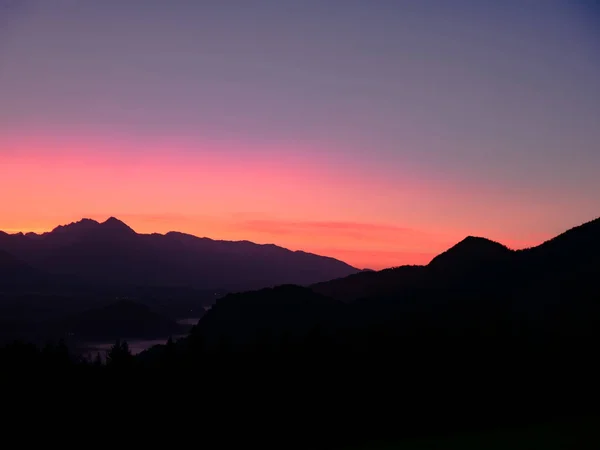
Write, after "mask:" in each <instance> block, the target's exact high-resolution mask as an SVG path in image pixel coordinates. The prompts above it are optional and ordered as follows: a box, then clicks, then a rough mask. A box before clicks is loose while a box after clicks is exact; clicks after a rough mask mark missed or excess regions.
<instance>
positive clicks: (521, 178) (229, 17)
mask: <svg viewBox="0 0 600 450" xmlns="http://www.w3.org/2000/svg"><path fill="white" fill-rule="evenodd" d="M0 5H1V6H0V164H2V161H3V159H2V158H7V157H9V156H12V157H15V155H16V156H20V155H21V154H24V153H26V152H32V154H34V155H35V156H36V157H37V156H40V155H42V154H51V153H52V152H55V151H56V149H55V147H51V146H49V147H48V148H45V147H44V144H43V143H44V141H45V140H46V139H47V140H49V141H50V140H52V141H56V140H59V141H60V140H61V139H63V140H64V139H67V138H68V139H79V142H81V140H83V139H88V140H91V141H94V142H95V140H97V141H98V142H99V141H103V142H104V141H114V140H115V139H121V140H123V141H127V142H128V143H129V145H123V146H122V148H119V152H120V153H122V154H128V155H130V156H132V157H140V158H143V157H146V154H145V152H147V151H148V150H147V147H146V146H145V143H147V142H148V141H152V140H156V142H159V141H161V140H162V141H164V142H171V141H177V142H180V143H181V142H185V143H186V145H179V146H173V145H171V146H168V147H165V148H164V149H163V150H162V151H163V152H164V153H165V155H167V154H168V155H170V156H173V155H176V156H177V157H179V158H180V159H182V160H186V158H192V157H194V156H197V155H195V153H201V152H206V151H208V150H206V148H207V147H206V143H207V142H212V143H217V144H218V145H217V144H215V145H217V146H218V147H219V148H220V150H219V151H220V152H221V157H222V158H235V159H236V160H253V159H255V158H263V157H268V158H274V159H278V160H281V161H292V160H293V161H297V160H298V159H299V158H300V159H302V160H306V161H308V162H312V164H314V165H319V167H322V166H323V165H324V164H325V165H331V166H332V167H333V166H336V167H337V168H338V170H340V171H343V170H346V169H347V170H348V171H351V170H359V171H358V172H356V173H358V175H354V177H355V179H356V183H357V184H356V185H357V186H360V188H361V189H362V190H368V189H369V187H368V186H370V185H372V180H380V181H381V185H382V186H391V185H393V183H394V182H395V180H397V182H398V183H400V184H401V183H402V182H403V180H406V179H407V178H411V183H412V186H414V185H415V183H419V182H420V183H422V186H423V189H426V188H431V189H441V191H440V195H442V194H443V193H444V191H445V189H446V188H445V187H457V192H460V196H459V197H460V198H456V199H452V201H451V202H450V203H448V205H449V206H448V210H451V211H452V212H448V211H446V210H444V209H443V202H440V201H439V199H438V200H437V201H434V200H432V199H431V198H423V199H419V205H418V206H415V207H411V206H407V205H408V204H407V203H401V202H400V203H398V204H397V205H396V204H390V203H386V204H385V205H383V204H382V206H381V208H382V209H381V210H377V209H376V208H375V207H374V206H373V202H372V201H370V200H368V199H367V198H366V197H365V198H364V199H363V198H362V197H357V198H356V202H357V204H356V210H357V211H362V212H363V214H364V215H365V216H367V215H368V217H365V219H364V220H365V221H367V222H368V221H374V222H377V223H388V224H389V223H393V224H394V225H396V226H400V227H404V226H409V227H410V226H413V225H415V224H416V223H417V222H418V221H417V220H416V219H414V217H415V216H416V215H417V212H418V214H421V216H420V217H422V218H423V221H424V222H427V223H428V224H435V223H440V222H443V221H447V222H448V223H451V224H452V225H456V224H460V227H462V228H461V230H463V229H464V230H465V231H467V229H468V228H469V226H471V227H473V228H475V229H477V230H480V231H481V233H486V232H487V233H491V234H492V235H493V234H494V233H496V235H498V236H500V231H498V229H499V228H500V227H504V229H506V230H507V235H506V236H508V237H511V238H514V239H519V238H521V237H529V236H531V235H533V234H535V233H538V235H540V236H541V235H544V236H546V235H550V234H553V233H556V232H560V231H562V230H564V229H565V228H568V227H570V226H574V225H577V224H579V223H581V222H584V221H587V220H590V219H592V218H595V217H596V216H598V215H600V175H599V174H600V81H599V80H600V14H599V9H598V7H595V6H594V2H593V1H553V0H543V1H533V0H531V1H529V0H520V1H512V0H501V1H486V0H473V1H466V0H464V1H463V0H453V1H450V0H437V1H434V0H415V1H402V0H363V1H358V0H303V1H300V0H298V1H287V0H272V1H267V0H244V1H242V0H238V1H232V0H231V1H230V0H219V1H216V0H215V1H200V0H198V1H192V0H190V1H183V0H169V1H166V0H165V1H158V0H139V1H133V0H38V1H35V0H30V1H27V0H23V1H6V0H0ZM31 139H34V140H35V142H36V147H35V148H32V147H31V144H29V142H30V141H31ZM20 142H23V144H22V145H20V144H19V143H20ZM25 142H28V144H25ZM93 151H99V150H90V149H83V148H82V149H81V150H80V152H81V153H82V154H83V153H85V152H93ZM190 161H191V159H190ZM115 164H116V163H115ZM307 164H309V163H307ZM0 167H1V166H0ZM22 170H23V177H27V176H29V172H28V169H27V168H23V169H22ZM199 170H200V169H199ZM353 173H354V172H353ZM360 174H363V175H360ZM363 176H364V178H361V177H363ZM336 180H337V178H336ZM415 180H416V181H415ZM334 182H335V180H334V179H332V180H331V183H334ZM373 189H375V188H373ZM384 192H385V191H381V193H380V194H379V195H380V196H382V195H385V193H384ZM3 195H6V192H5V193H4V194H3ZM516 204H519V205H523V204H526V205H530V209H527V208H523V207H521V206H520V207H519V208H516V207H515V208H514V209H511V207H510V205H516ZM494 205H496V206H494ZM507 205H508V206H507ZM450 206H451V208H450ZM0 208H1V207H0ZM232 208H234V207H233V206H232ZM392 208H396V209H395V213H394V214H392V213H391V212H390V211H391V209H392ZM403 208H404V209H403ZM419 208H420V209H419ZM494 208H495V209H496V213H495V214H496V215H493V217H494V220H495V221H496V222H498V221H500V222H498V225H497V227H496V228H494V227H493V226H491V225H489V223H488V221H490V220H491V219H490V217H492V216H490V214H491V213H490V211H492V210H494ZM500 208H502V211H501V212H498V210H499V209H500ZM442 210H443V212H440V211H442ZM79 212H80V211H78V210H77V211H73V215H77V214H79ZM160 212H161V211H157V213H160ZM230 212H231V213H232V214H233V213H236V212H239V211H237V210H235V211H234V210H232V211H230ZM82 213H83V212H82ZM106 213H107V215H112V213H119V211H106ZM180 213H182V214H186V213H189V211H180ZM10 214H13V215H15V214H17V212H16V210H11V209H9V208H8V207H5V208H4V209H0V216H3V215H10ZM39 214H40V215H43V214H46V213H45V212H44V211H39ZM306 214H307V215H309V216H310V219H311V220H312V219H315V220H316V219H319V220H325V221H328V220H334V221H335V220H342V219H344V218H343V217H341V215H340V214H338V216H339V217H338V216H336V213H335V212H332V216H331V217H324V216H323V213H322V212H318V213H317V212H314V214H312V215H311V214H309V213H306ZM283 215H285V214H283ZM453 215H456V216H459V217H461V218H463V219H462V222H461V221H460V220H459V219H457V218H455V217H453ZM32 217H33V216H32ZM498 218H502V220H500V219H498ZM24 220H25V219H24ZM27 220H33V219H27ZM36 220H37V219H36ZM420 225H421V223H420V222H419V226H420ZM415 226H417V225H415ZM456 226H458V225H456ZM0 228H2V223H1V222H0ZM509 235H510V236H509ZM492 237H494V236H492ZM271 240H273V239H271Z"/></svg>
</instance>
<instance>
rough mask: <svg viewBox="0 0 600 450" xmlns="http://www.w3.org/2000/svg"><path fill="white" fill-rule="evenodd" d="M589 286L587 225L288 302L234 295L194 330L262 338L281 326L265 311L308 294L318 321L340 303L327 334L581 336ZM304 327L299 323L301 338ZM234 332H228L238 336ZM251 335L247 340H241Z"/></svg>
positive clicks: (467, 250) (334, 284)
mask: <svg viewBox="0 0 600 450" xmlns="http://www.w3.org/2000/svg"><path fill="white" fill-rule="evenodd" d="M598 279H600V221H599V220H596V221H593V222H589V223H587V224H584V225H583V226H580V227H577V228H574V229H571V230H569V231H567V232H565V233H563V234H561V235H560V236H557V237H556V238H554V239H552V240H550V241H548V242H545V243H543V244H541V245H540V246H538V247H534V248H531V249H527V250H520V251H514V250H510V249H508V248H507V247H505V246H503V245H501V244H499V243H496V242H493V241H490V240H487V239H484V238H475V237H468V238H466V239H464V240H463V241H461V242H459V243H458V244H456V245H455V246H453V247H452V248H450V249H448V250H447V251H445V252H443V253H442V254H440V255H439V256H437V257H436V258H434V259H433V260H432V261H431V262H430V263H429V264H428V265H426V266H404V267H398V268H392V269H386V270H382V271H379V272H360V273H356V274H352V275H350V276H348V277H344V278H341V279H335V280H331V281H328V282H323V283H317V284H315V285H312V286H311V287H310V289H305V290H299V291H293V295H292V293H291V291H289V290H288V291H286V290H271V291H262V292H261V291H258V292H254V293H247V294H242V295H244V301H243V302H242V301H241V300H239V298H238V299H237V300H236V298H234V297H229V296H228V297H224V298H222V299H220V300H218V301H217V304H216V306H215V307H214V308H213V310H211V311H210V314H207V315H206V316H205V318H203V319H202V320H201V321H200V323H199V325H198V330H201V329H204V325H203V321H205V320H206V321H209V320H210V321H211V322H212V323H213V325H211V327H210V329H211V330H217V329H220V330H224V329H226V327H227V324H228V323H235V321H236V320H240V319H239V318H245V317H248V318H249V320H252V321H255V320H256V321H257V322H258V321H260V323H261V327H263V328H265V329H269V328H273V329H276V328H277V327H278V325H277V324H278V323H279V322H280V321H284V320H285V319H283V316H284V313H283V312H281V311H279V308H278V307H277V306H273V304H275V303H277V301H279V302H281V304H282V305H285V304H287V302H288V301H289V298H290V297H291V298H293V299H294V301H295V302H299V301H300V299H304V300H310V299H311V298H312V297H311V294H310V293H309V290H312V291H313V292H314V293H317V294H319V295H320V296H323V297H326V298H327V302H328V303H326V304H325V303H324V305H326V306H324V307H323V308H324V310H323V311H329V310H330V309H331V304H330V303H329V302H331V301H332V300H336V301H340V303H339V304H338V306H339V307H337V309H336V310H337V311H338V312H339V314H336V324H335V327H337V328H336V329H342V328H349V327H353V326H356V325H357V324H361V326H363V327H364V326H377V327H383V326H384V325H383V324H386V323H387V324H395V325H393V326H392V325H390V326H392V329H394V330H396V331H394V332H397V331H398V330H403V332H409V331H408V330H411V329H412V330H414V329H415V327H416V328H419V329H421V330H428V331H427V333H429V334H435V333H440V332H444V333H450V332H452V333H458V331H457V330H462V331H460V333H463V334H464V333H467V331H466V330H468V333H484V332H485V333H492V334H493V335H496V336H501V335H503V333H521V334H523V333H534V334H537V335H540V334H542V333H546V334H547V333H551V334H553V335H556V334H558V335H564V336H570V337H573V336H584V335H589V334H590V333H594V331H593V330H595V329H598V328H597V327H598V326H600V323H599V320H598V319H599V318H600V285H599V284H598V282H597V280H598ZM317 316H318V313H317V312H313V313H311V317H317ZM250 318H251V319H250ZM312 322H314V320H312V319H311V320H308V319H307V322H306V324H305V328H309V327H310V326H309V324H310V323H312ZM207 323H208V322H207ZM216 323H219V324H220V325H219V326H217V325H214V324H216ZM242 328H243V327H241V326H240V327H238V328H237V333H238V334H239V333H240V332H241V331H240V330H241V329H242ZM206 329H207V330H208V328H206ZM444 330H446V331H444ZM450 330H454V331H450ZM254 332H256V330H254V331H252V332H251V331H248V335H247V336H246V338H247V339H250V338H251V335H252V333H254ZM423 332H424V331H423ZM238 339H239V337H238Z"/></svg>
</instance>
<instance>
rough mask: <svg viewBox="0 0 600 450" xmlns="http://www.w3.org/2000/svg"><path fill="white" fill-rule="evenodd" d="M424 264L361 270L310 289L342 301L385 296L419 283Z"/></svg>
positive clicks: (422, 274)
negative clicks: (378, 269)
mask: <svg viewBox="0 0 600 450" xmlns="http://www.w3.org/2000/svg"><path fill="white" fill-rule="evenodd" d="M424 274H425V267H424V266H401V267H394V268H391V269H384V270H380V271H378V272H376V271H363V272H360V273H356V274H352V275H349V276H348V277H345V278H338V279H335V280H331V281H325V282H322V283H317V284H314V285H312V286H311V289H312V290H313V291H315V292H317V293H319V294H322V295H325V296H328V297H331V298H334V299H336V300H340V301H344V302H352V301H356V300H359V299H367V298H370V297H374V296H387V295H393V294H395V293H397V292H399V291H400V290H401V289H404V288H407V287H409V286H415V285H416V284H418V283H421V282H422V280H423V276H424Z"/></svg>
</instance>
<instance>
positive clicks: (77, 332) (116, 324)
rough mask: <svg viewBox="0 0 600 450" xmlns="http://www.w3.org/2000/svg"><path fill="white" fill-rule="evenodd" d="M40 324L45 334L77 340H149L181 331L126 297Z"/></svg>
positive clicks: (175, 324) (166, 319)
mask: <svg viewBox="0 0 600 450" xmlns="http://www.w3.org/2000/svg"><path fill="white" fill-rule="evenodd" d="M41 326H42V327H44V328H46V330H47V332H46V333H47V334H48V335H56V336H69V338H70V339H74V340H77V341H85V340H107V339H111V340H114V339H123V338H130V337H136V338H148V339H151V338H157V337H167V336H169V335H171V334H177V333H181V332H182V331H183V328H182V327H181V326H180V325H178V324H177V323H176V322H174V321H172V320H170V319H168V318H165V317H163V316H161V315H160V314H157V313H156V312H154V311H152V310H151V309H150V308H148V307H147V306H145V305H141V304H139V303H136V302H133V301H129V300H119V301H117V302H114V303H111V304H109V305H106V306H102V307H99V308H93V309H90V310H87V311H84V312H81V313H78V314H72V315H69V316H68V317H65V318H61V319H57V320H54V321H50V322H47V323H44V324H42V325H41Z"/></svg>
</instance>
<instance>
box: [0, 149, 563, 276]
mask: <svg viewBox="0 0 600 450" xmlns="http://www.w3.org/2000/svg"><path fill="white" fill-rule="evenodd" d="M89 142H90V140H89V139H83V138H81V139H80V140H77V139H74V138H70V139H64V138H63V139H62V140H53V139H39V138H36V139H17V140H12V141H8V140H4V141H3V143H4V148H8V149H10V151H4V152H2V153H0V164H1V167H2V177H1V178H0V192H2V193H3V198H2V202H1V203H0V229H2V230H4V231H8V232H16V231H25V232H26V231H35V232H40V231H48V230H50V229H52V228H54V227H55V226H57V225H59V224H66V223H70V222H73V221H76V220H79V219H81V218H83V217H87V218H92V219H96V220H105V219H106V218H107V217H109V216H116V217H118V218H120V219H121V220H123V221H125V222H126V223H128V224H129V225H130V226H131V227H132V228H134V229H135V230H136V231H138V232H140V233H152V232H159V233H165V232H168V231H181V232H186V233H190V234H194V235H197V236H206V237H210V238H214V239H226V240H251V241H254V242H258V243H274V244H277V245H281V246H284V247H287V248H290V249H293V250H305V251H310V252H315V253H318V254H323V255H327V256H332V257H336V258H339V259H342V260H344V261H346V262H348V263H349V264H352V265H354V266H356V267H360V268H364V267H369V268H374V269H381V268H385V267H390V266H397V265H403V264H424V263H427V262H428V261H429V260H430V259H431V258H432V257H433V256H435V255H436V254H438V253H440V252H441V251H443V250H445V249H447V248H448V247H450V246H451V245H453V244H455V243H456V242H458V241H459V240H461V239H462V238H464V237H465V236H467V235H469V234H471V235H482V236H486V237H489V238H491V239H494V240H498V241H500V242H502V243H504V244H506V245H508V246H510V247H513V248H521V247H526V246H531V245H535V244H538V243H540V242H542V241H543V240H545V239H547V238H549V237H551V236H552V234H551V233H548V232H546V233H544V232H538V231H536V230H535V223H536V221H537V220H539V221H542V220H544V219H545V218H546V217H547V216H548V211H547V210H545V209H544V205H543V204H540V205H539V207H538V208H537V209H536V208H531V207H527V205H521V204H519V203H517V202H515V203H512V204H511V203H509V202H508V199H506V198H502V197H498V196H494V193H493V192H491V191H490V192H486V191H485V186H481V187H480V188H479V190H477V191H476V193H475V194H474V193H473V192H474V191H473V190H472V189H470V188H469V187H468V186H464V185H461V184H459V183H452V182H451V181H450V180H444V179H443V177H435V174H428V175H429V178H427V177H426V174H423V175H420V174H419V173H415V172H414V171H411V170H408V169H407V173H405V174H398V176H397V178H393V179H389V178H386V177H385V176H381V174H379V173H377V172H374V171H370V170H369V169H368V168H360V167H352V165H350V164H347V165H346V166H345V167H340V166H336V165H335V164H334V163H333V162H332V161H328V160H327V159H326V158H322V160H314V159H313V160H310V161H309V160H308V158H301V157H300V156H298V157H289V158H288V159H281V158H279V159H273V158H271V157H270V152H269V149H259V150H254V151H253V152H252V155H253V157H252V158H250V157H240V158H238V159H233V158H231V149H229V151H228V152H227V155H228V156H227V157H226V156H220V155H221V154H223V155H225V153H221V152H220V149H221V148H222V146H223V145H224V144H223V143H220V144H218V145H217V144H215V143H209V142H207V143H205V144H204V145H205V146H206V149H205V151H203V152H202V153H201V154H202V155H203V156H196V154H195V153H191V152H190V153H186V152H185V151H184V150H182V149H184V147H185V144H183V143H181V142H179V143H175V142H171V143H168V142H154V143H149V142H148V143H141V142H136V143H134V142H121V141H113V142H107V141H98V140H96V143H95V144H94V145H90V144H89ZM84 143H85V144H84ZM123 145H127V146H131V145H137V146H138V147H136V148H134V149H133V151H132V148H131V147H128V149H127V150H128V151H127V152H122V151H120V150H122V147H121V146H123ZM173 146H177V152H172V153H170V152H169V151H168V149H169V148H174V147H173ZM142 147H143V150H144V151H143V152H142V151H141V150H140V149H141V148H142ZM137 150H140V151H137ZM289 154H290V155H301V154H302V152H290V153H289ZM136 155H143V156H136ZM432 177H433V178H432ZM432 180H434V181H432ZM482 193H484V194H486V195H481V194H482ZM486 200H487V201H489V203H486ZM525 208H527V209H528V214H527V215H525V214H524V210H525ZM519 213H521V214H522V217H523V218H524V219H525V220H515V219H516V217H517V215H518V214H519Z"/></svg>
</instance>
